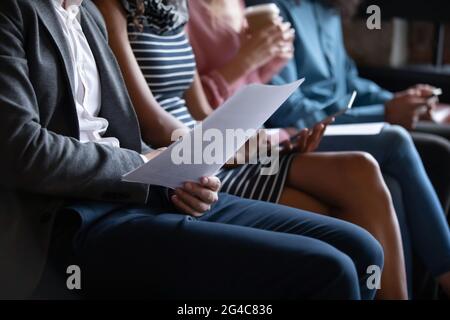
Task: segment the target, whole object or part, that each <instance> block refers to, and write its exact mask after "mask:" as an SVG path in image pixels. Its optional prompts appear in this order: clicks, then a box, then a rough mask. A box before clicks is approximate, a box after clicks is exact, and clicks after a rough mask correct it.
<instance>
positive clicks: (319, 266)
mask: <svg viewBox="0 0 450 320" xmlns="http://www.w3.org/2000/svg"><path fill="white" fill-rule="evenodd" d="M151 198H152V199H151V200H150V202H151V203H152V205H151V206H150V207H127V206H118V205H111V204H100V203H92V202H87V203H79V204H76V205H74V206H72V207H71V208H72V210H74V211H76V212H77V213H79V214H80V216H81V217H82V219H83V226H82V227H81V229H80V231H79V232H78V234H77V235H76V237H75V239H74V241H73V250H74V251H73V253H74V259H75V261H76V262H77V263H78V264H79V266H80V268H81V270H82V293H83V294H84V295H85V296H87V297H93V298H99V297H101V298H157V299H268V298H274V299H277V298H282V299H284V298H285V299H359V298H363V299H372V298H373V297H374V295H375V291H374V290H371V289H369V288H368V286H367V284H366V281H367V279H368V277H369V276H370V275H369V274H367V268H368V266H370V265H377V266H380V267H382V265H383V253H382V249H381V247H380V245H379V244H378V242H377V241H376V240H375V239H374V238H373V237H372V236H371V235H370V234H369V233H367V232H366V231H364V230H363V229H361V228H359V227H357V226H354V225H352V224H349V223H346V222H343V221H339V220H336V219H333V218H328V217H323V216H319V215H316V214H312V213H307V212H303V211H299V210H296V209H292V208H288V207H284V206H279V205H274V204H269V203H264V202H256V201H251V200H244V199H241V198H237V197H234V196H230V195H226V194H221V195H220V200H219V202H218V203H217V204H215V205H214V206H213V208H212V209H211V210H210V211H209V212H207V213H206V214H205V215H204V216H203V217H201V218H192V217H189V216H186V215H183V214H180V213H178V212H177V211H176V210H175V209H174V208H173V207H172V206H171V205H170V204H169V203H168V201H167V198H164V197H163V195H158V194H156V195H155V194H154V195H153V196H152V197H151ZM161 199H164V201H161Z"/></svg>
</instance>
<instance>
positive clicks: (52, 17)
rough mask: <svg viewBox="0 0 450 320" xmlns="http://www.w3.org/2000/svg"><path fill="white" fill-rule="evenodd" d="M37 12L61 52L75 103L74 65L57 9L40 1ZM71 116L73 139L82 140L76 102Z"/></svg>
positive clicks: (37, 4)
mask: <svg viewBox="0 0 450 320" xmlns="http://www.w3.org/2000/svg"><path fill="white" fill-rule="evenodd" d="M36 11H37V13H38V16H39V17H40V19H41V21H42V23H43V25H44V26H45V28H46V29H47V31H48V32H49V34H50V37H51V38H52V39H53V42H54V43H55V46H56V48H57V49H58V50H57V51H58V52H59V55H60V58H61V61H62V64H63V66H64V68H63V69H64V71H65V77H66V80H67V83H69V86H70V88H69V90H68V91H69V94H70V95H71V98H72V100H73V101H75V100H74V99H75V98H74V97H75V84H74V73H73V70H74V69H73V67H74V66H73V63H72V59H71V55H70V49H69V46H68V44H67V41H66V38H65V37H64V33H63V31H62V28H61V26H60V23H59V21H58V17H57V15H56V12H55V9H54V8H53V3H52V1H51V0H40V1H38V3H36ZM69 112H70V116H71V117H72V119H73V120H74V123H73V124H74V127H73V137H74V138H76V139H79V138H80V128H79V124H78V116H77V112H76V109H75V102H74V103H73V105H72V106H71V108H70V110H69Z"/></svg>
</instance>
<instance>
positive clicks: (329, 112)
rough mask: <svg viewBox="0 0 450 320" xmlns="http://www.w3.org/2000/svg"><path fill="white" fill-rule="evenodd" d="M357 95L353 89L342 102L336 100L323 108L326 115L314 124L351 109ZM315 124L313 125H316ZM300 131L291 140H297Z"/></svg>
mask: <svg viewBox="0 0 450 320" xmlns="http://www.w3.org/2000/svg"><path fill="white" fill-rule="evenodd" d="M356 96H357V92H356V91H353V93H352V94H349V95H347V96H346V97H345V99H341V100H340V101H341V103H337V102H334V103H332V104H330V105H329V106H327V107H325V108H323V109H322V110H321V111H322V112H323V113H325V115H326V117H325V119H323V120H322V121H319V122H317V123H316V124H314V126H316V125H317V124H319V123H322V122H325V121H326V120H328V119H331V118H336V117H339V116H341V115H343V114H344V113H346V112H347V111H348V110H350V109H351V108H352V107H353V104H354V103H355V99H356ZM314 126H313V127H314ZM299 135H300V133H297V134H296V135H294V136H292V137H291V138H290V139H289V140H290V141H291V142H295V141H296V140H297V138H298V137H299Z"/></svg>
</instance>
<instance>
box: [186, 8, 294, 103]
mask: <svg viewBox="0 0 450 320" xmlns="http://www.w3.org/2000/svg"><path fill="white" fill-rule="evenodd" d="M189 5H190V8H189V14H190V21H189V23H188V34H189V38H190V42H191V45H192V47H193V49H194V52H195V56H196V61H197V69H198V72H199V74H200V78H201V83H202V85H203V89H204V91H205V93H206V95H207V98H208V100H209V103H210V105H211V107H213V108H217V107H219V106H220V105H222V104H223V103H224V102H225V101H226V100H227V99H228V98H229V97H230V96H232V95H233V94H234V93H235V92H236V90H238V89H239V88H241V87H242V86H243V85H246V84H251V83H267V82H269V80H270V79H271V78H272V77H273V76H274V75H276V74H277V73H278V72H279V71H280V70H281V69H282V68H283V67H284V65H285V64H286V63H287V61H288V60H289V59H291V58H292V55H293V43H292V42H293V32H294V31H293V29H291V27H290V24H289V23H284V22H283V21H282V20H281V18H280V17H279V15H278V14H275V15H274V16H273V21H272V23H268V24H267V27H266V28H262V29H259V30H256V31H254V32H252V31H251V30H249V28H248V25H247V21H246V18H245V15H244V3H243V1H241V0H227V1H223V0H218V1H216V0H212V1H207V0H191V1H189ZM205 43H207V44H208V45H207V46H205Z"/></svg>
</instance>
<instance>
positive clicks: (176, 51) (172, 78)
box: [128, 25, 196, 127]
mask: <svg viewBox="0 0 450 320" xmlns="http://www.w3.org/2000/svg"><path fill="white" fill-rule="evenodd" d="M128 36H129V40H130V44H131V48H132V50H133V52H134V55H135V57H136V60H137V61H138V64H139V66H140V68H141V70H142V73H143V74H144V77H145V79H146V81H147V84H148V86H149V88H150V90H151V91H152V93H153V95H154V96H155V99H156V101H157V102H158V103H159V104H160V105H161V107H162V108H164V109H165V110H166V111H167V112H169V113H170V114H172V115H173V116H174V117H175V118H177V119H178V120H180V121H181V122H183V123H184V124H185V125H186V126H188V127H193V126H194V125H195V123H196V121H195V120H194V119H193V118H192V116H191V115H190V113H189V111H188V109H187V107H186V101H185V100H184V98H183V96H184V94H185V92H186V90H187V89H189V88H190V87H191V85H192V82H193V80H194V75H195V70H196V64H195V57H194V53H193V51H192V47H191V45H190V43H189V40H188V39H187V36H186V34H185V31H184V29H183V28H181V29H180V30H179V31H177V32H173V33H172V34H170V35H155V34H153V33H151V32H150V30H149V29H148V27H146V26H145V27H144V30H143V32H136V31H135V27H134V26H133V25H130V26H129V27H128Z"/></svg>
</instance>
